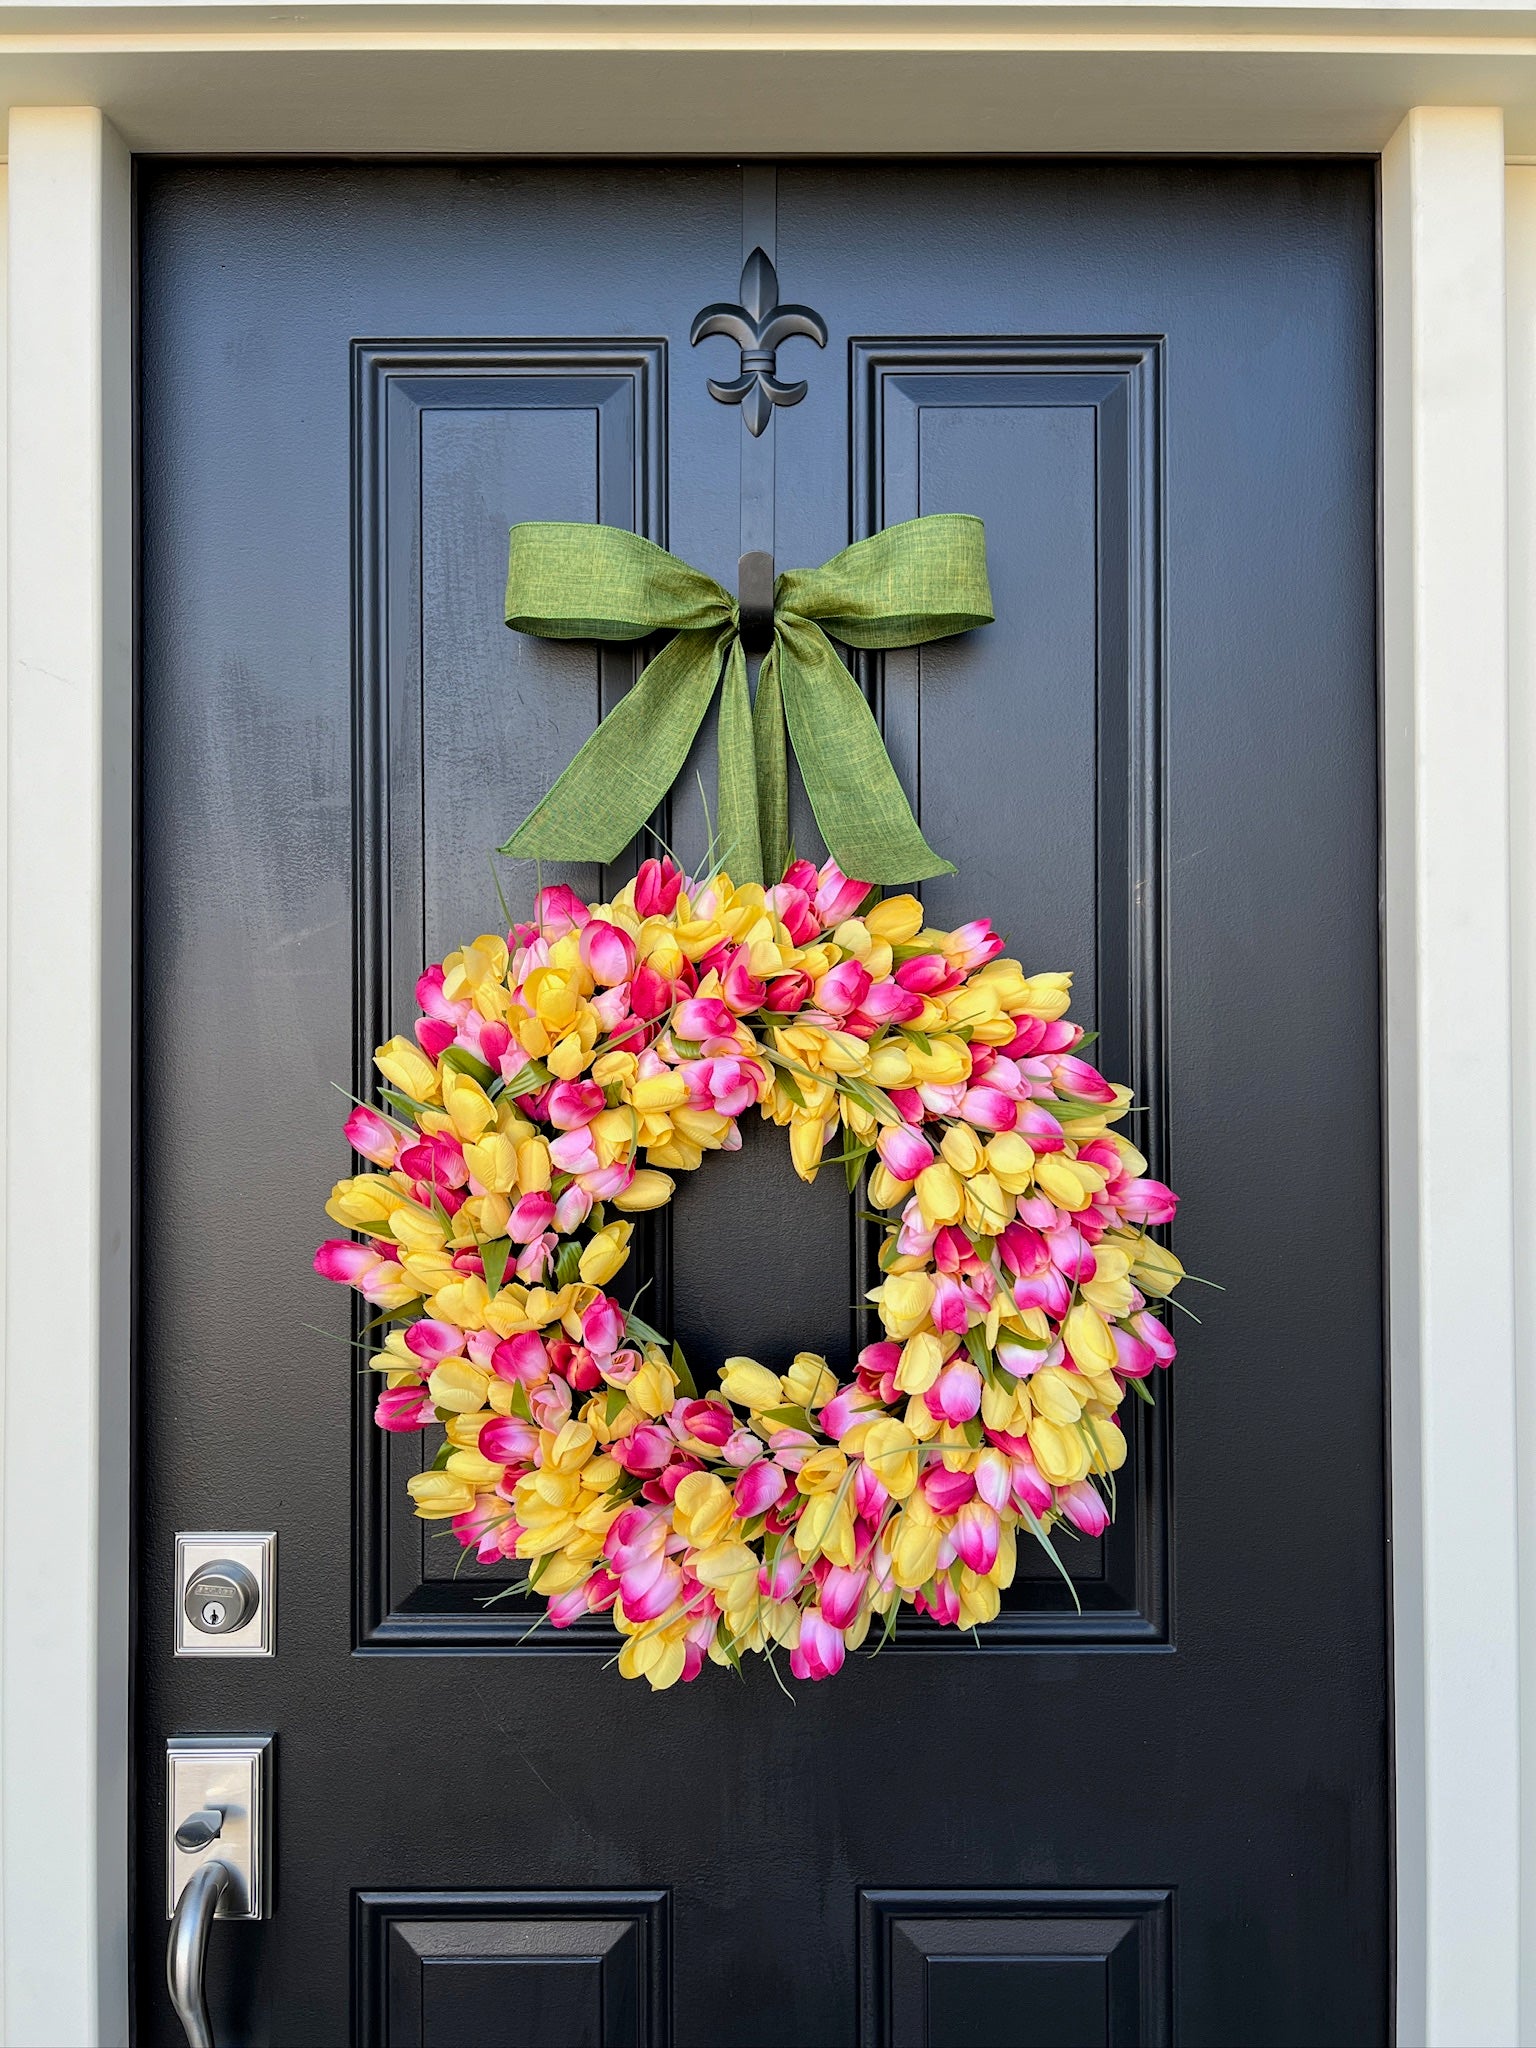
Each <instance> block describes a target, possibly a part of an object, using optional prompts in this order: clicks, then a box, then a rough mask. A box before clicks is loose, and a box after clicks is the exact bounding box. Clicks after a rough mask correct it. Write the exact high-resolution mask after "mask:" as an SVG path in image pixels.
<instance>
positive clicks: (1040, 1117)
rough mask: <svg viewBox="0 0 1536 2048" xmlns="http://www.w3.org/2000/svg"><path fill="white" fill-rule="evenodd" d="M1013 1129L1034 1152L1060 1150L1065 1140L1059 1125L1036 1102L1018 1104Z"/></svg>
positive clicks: (1046, 1110)
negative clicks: (1027, 1142) (1026, 1141)
mask: <svg viewBox="0 0 1536 2048" xmlns="http://www.w3.org/2000/svg"><path fill="white" fill-rule="evenodd" d="M1014 1129H1015V1130H1016V1131H1017V1132H1018V1134H1019V1136H1020V1137H1021V1138H1026V1139H1028V1141H1029V1143H1030V1145H1031V1146H1032V1147H1033V1148H1034V1150H1035V1151H1036V1152H1060V1151H1061V1150H1062V1148H1063V1147H1064V1146H1065V1144H1066V1142H1067V1141H1066V1139H1065V1137H1064V1136H1063V1135H1062V1129H1061V1125H1060V1124H1059V1123H1057V1121H1056V1119H1055V1117H1053V1116H1052V1115H1051V1113H1050V1111H1049V1110H1048V1109H1045V1108H1043V1107H1042V1106H1041V1104H1040V1103H1038V1102H1025V1103H1022V1104H1021V1105H1020V1107H1019V1114H1018V1120H1017V1121H1016V1123H1015V1124H1014Z"/></svg>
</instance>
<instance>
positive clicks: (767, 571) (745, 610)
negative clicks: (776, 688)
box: [736, 549, 773, 654]
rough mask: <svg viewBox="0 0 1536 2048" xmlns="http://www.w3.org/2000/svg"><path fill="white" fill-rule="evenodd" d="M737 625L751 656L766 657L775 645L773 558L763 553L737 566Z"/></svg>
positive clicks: (755, 552)
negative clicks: (759, 655)
mask: <svg viewBox="0 0 1536 2048" xmlns="http://www.w3.org/2000/svg"><path fill="white" fill-rule="evenodd" d="M736 600H737V624H738V627H739V629H740V632H741V644H742V647H743V649H744V650H745V652H746V653H748V654H766V653H767V652H768V649H769V648H770V647H771V646H772V645H773V557H772V555H768V554H764V553H763V552H762V551H761V550H760V549H753V550H752V551H751V552H750V553H749V554H745V555H743V556H742V558H741V560H740V561H739V562H738V563H737V565H736Z"/></svg>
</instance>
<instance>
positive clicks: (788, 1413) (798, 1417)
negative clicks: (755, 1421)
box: [763, 1405, 813, 1434]
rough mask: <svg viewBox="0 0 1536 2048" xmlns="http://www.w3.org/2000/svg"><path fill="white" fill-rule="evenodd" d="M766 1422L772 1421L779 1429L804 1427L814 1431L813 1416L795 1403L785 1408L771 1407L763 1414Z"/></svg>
mask: <svg viewBox="0 0 1536 2048" xmlns="http://www.w3.org/2000/svg"><path fill="white" fill-rule="evenodd" d="M763 1420H764V1422H771V1423H773V1424H774V1426H775V1427H776V1428H778V1429H803V1430H805V1431H806V1432H807V1434H810V1433H812V1430H813V1424H812V1422H811V1418H810V1416H809V1415H807V1414H806V1412H805V1410H804V1409H803V1408H796V1407H794V1406H793V1405H790V1406H787V1407H784V1408H769V1409H768V1410H766V1412H765V1413H764V1415H763Z"/></svg>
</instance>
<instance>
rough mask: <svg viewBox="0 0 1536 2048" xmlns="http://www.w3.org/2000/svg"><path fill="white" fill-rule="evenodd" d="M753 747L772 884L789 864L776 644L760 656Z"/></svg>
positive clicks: (785, 749)
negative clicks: (761, 661)
mask: <svg viewBox="0 0 1536 2048" xmlns="http://www.w3.org/2000/svg"><path fill="white" fill-rule="evenodd" d="M752 740H753V750H754V752H755V754H756V757H757V817H758V826H759V829H760V831H761V833H762V839H763V879H764V880H765V881H766V882H767V883H768V884H769V886H770V887H771V886H772V884H773V883H775V882H777V881H778V880H780V878H781V877H782V876H783V873H784V870H785V869H786V868H787V867H788V866H789V759H788V740H787V738H786V736H785V732H784V692H783V689H782V688H781V687H780V684H779V645H778V639H777V636H775V639H774V644H773V645H772V646H771V647H770V648H769V650H768V652H767V653H766V654H765V655H764V656H763V665H762V667H761V668H760V669H759V670H758V675H757V702H756V703H755V704H754V705H753V707H752Z"/></svg>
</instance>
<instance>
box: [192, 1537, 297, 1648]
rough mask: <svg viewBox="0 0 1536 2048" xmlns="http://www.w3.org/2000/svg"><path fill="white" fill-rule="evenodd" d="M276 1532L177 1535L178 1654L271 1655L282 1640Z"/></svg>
mask: <svg viewBox="0 0 1536 2048" xmlns="http://www.w3.org/2000/svg"><path fill="white" fill-rule="evenodd" d="M276 1624H277V1535H276V1532H275V1531H273V1530H271V1529H266V1530H251V1531H247V1532H246V1533H245V1534H237V1535H220V1534H219V1533H217V1532H216V1531H213V1530H193V1531H185V1530H184V1531H182V1532H181V1533H180V1534H179V1535H178V1536H177V1538H176V1655H177V1656H178V1657H270V1656H271V1655H272V1654H273V1651H274V1650H275V1648H276V1644H277V1633H276Z"/></svg>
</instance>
